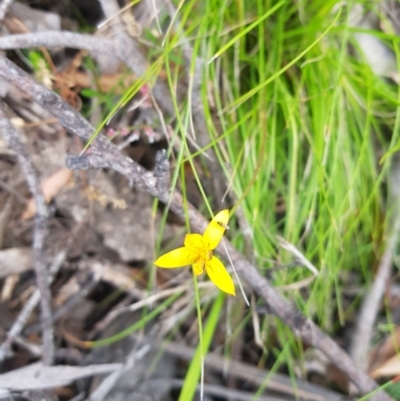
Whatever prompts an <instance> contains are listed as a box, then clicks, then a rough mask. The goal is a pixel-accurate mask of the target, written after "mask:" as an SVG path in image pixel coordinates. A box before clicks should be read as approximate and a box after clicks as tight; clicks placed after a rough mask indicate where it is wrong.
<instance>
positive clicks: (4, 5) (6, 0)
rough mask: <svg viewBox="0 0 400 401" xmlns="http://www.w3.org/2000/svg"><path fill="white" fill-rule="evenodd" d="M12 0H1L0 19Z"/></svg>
mask: <svg viewBox="0 0 400 401" xmlns="http://www.w3.org/2000/svg"><path fill="white" fill-rule="evenodd" d="M12 2H13V0H3V1H2V2H1V4H0V21H3V19H4V17H5V15H6V14H7V11H8V9H9V8H10V6H11V3H12Z"/></svg>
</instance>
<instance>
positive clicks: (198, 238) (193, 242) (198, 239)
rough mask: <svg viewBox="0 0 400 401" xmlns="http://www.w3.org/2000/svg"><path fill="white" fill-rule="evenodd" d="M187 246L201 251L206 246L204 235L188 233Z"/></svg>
mask: <svg viewBox="0 0 400 401" xmlns="http://www.w3.org/2000/svg"><path fill="white" fill-rule="evenodd" d="M185 247H186V248H189V249H193V250H194V251H199V252H200V251H201V250H202V248H204V243H203V236H202V235H200V234H186V237H185Z"/></svg>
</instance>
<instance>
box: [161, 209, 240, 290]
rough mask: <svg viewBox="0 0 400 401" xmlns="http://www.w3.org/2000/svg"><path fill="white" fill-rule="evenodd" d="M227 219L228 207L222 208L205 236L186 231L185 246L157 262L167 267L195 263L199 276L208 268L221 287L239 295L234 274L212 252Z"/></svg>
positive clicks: (207, 270) (195, 269) (222, 232)
mask: <svg viewBox="0 0 400 401" xmlns="http://www.w3.org/2000/svg"><path fill="white" fill-rule="evenodd" d="M228 220H229V210H222V211H221V212H219V213H218V214H217V215H216V216H215V217H214V218H213V219H212V220H211V222H210V224H209V225H208V226H207V228H206V230H205V231H204V234H203V235H200V234H186V237H185V242H184V247H182V248H178V249H174V250H173V251H171V252H168V253H166V254H165V255H162V256H160V257H159V258H158V259H157V260H156V261H155V262H154V264H155V265H156V266H158V267H164V268H173V267H184V266H188V265H193V272H194V274H195V275H196V276H198V275H199V274H201V273H203V271H204V268H205V269H206V272H207V274H208V277H210V279H211V281H212V282H213V283H214V284H215V285H216V286H217V287H218V288H219V289H220V290H222V291H224V292H226V293H228V294H231V295H236V294H235V286H234V284H233V281H232V278H231V276H230V275H229V273H228V272H227V270H226V269H225V267H224V265H223V264H222V262H221V261H220V260H219V259H217V258H216V257H215V256H214V255H213V253H212V251H213V250H214V249H215V248H216V247H217V246H218V244H219V242H220V241H221V239H222V236H223V235H224V232H225V229H226V228H227V227H228V226H227V224H228Z"/></svg>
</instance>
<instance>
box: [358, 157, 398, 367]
mask: <svg viewBox="0 0 400 401" xmlns="http://www.w3.org/2000/svg"><path fill="white" fill-rule="evenodd" d="M388 186H389V191H390V196H389V198H388V208H389V209H390V210H389V216H390V217H389V218H388V219H387V221H388V222H389V227H388V233H387V236H386V237H387V241H386V244H385V245H386V250H385V252H384V253H383V255H382V256H381V260H380V263H379V267H378V271H377V273H376V275H375V278H374V282H373V284H372V286H371V289H370V291H369V292H368V293H367V294H366V296H365V297H364V300H363V304H362V306H361V310H360V313H359V316H358V319H357V326H356V330H355V332H354V335H353V338H352V344H351V348H350V355H351V356H352V358H353V360H354V362H355V363H356V365H357V366H358V368H359V369H361V370H367V368H368V349H369V347H370V344H371V339H372V335H373V331H374V327H375V322H376V317H377V315H378V312H379V308H380V307H381V303H382V298H383V295H384V293H385V288H386V285H387V283H388V281H389V279H390V273H391V271H392V264H393V257H394V255H395V251H396V245H397V241H398V235H399V232H400V209H399V206H400V156H399V155H398V154H396V155H395V156H394V158H393V160H392V165H391V174H390V179H389V180H388Z"/></svg>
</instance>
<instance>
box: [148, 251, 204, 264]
mask: <svg viewBox="0 0 400 401" xmlns="http://www.w3.org/2000/svg"><path fill="white" fill-rule="evenodd" d="M196 259H197V255H196V254H193V253H192V252H190V251H189V249H187V248H184V247H183V248H177V249H174V250H173V251H171V252H168V253H166V254H165V255H162V256H160V257H159V258H158V259H157V260H156V261H155V262H154V264H155V265H156V266H158V267H166V268H170V267H183V266H187V265H191V264H192V263H193V262H195V260H196Z"/></svg>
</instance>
